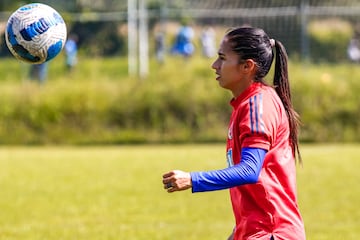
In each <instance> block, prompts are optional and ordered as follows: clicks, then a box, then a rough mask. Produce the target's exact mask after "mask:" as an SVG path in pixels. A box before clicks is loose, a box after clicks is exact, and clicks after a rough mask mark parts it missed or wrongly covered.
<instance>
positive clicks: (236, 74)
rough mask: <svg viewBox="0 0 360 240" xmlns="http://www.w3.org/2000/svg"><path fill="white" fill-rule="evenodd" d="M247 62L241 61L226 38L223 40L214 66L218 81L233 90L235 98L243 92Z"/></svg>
mask: <svg viewBox="0 0 360 240" xmlns="http://www.w3.org/2000/svg"><path fill="white" fill-rule="evenodd" d="M245 62H246V61H241V60H239V55H237V54H236V53H235V52H234V51H232V50H231V48H230V44H229V42H228V41H227V39H226V37H225V38H224V39H223V40H222V42H221V44H220V48H219V50H218V57H217V59H216V60H215V62H214V63H213V64H212V66H211V67H212V68H213V69H214V70H215V71H216V75H217V77H216V80H217V81H218V82H219V85H220V86H221V87H223V88H225V89H228V90H231V91H232V92H233V94H234V96H236V95H239V93H240V92H241V91H242V90H243V87H242V85H243V82H244V81H243V78H244V72H243V69H244V67H243V65H244V64H245Z"/></svg>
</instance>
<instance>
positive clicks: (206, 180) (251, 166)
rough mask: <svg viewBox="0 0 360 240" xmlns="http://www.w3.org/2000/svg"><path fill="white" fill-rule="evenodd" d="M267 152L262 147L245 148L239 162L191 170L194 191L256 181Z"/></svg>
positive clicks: (217, 188) (204, 190) (210, 189)
mask: <svg viewBox="0 0 360 240" xmlns="http://www.w3.org/2000/svg"><path fill="white" fill-rule="evenodd" d="M266 152H267V151H266V150H264V149H261V148H243V149H242V151H241V161H240V163H239V164H236V165H234V166H232V167H229V168H225V169H221V170H215V171H206V172H191V173H190V175H191V181H192V192H206V191H215V190H222V189H227V188H231V187H235V186H239V185H243V184H251V183H256V182H257V181H258V178H259V175H260V171H261V168H262V165H263V162H264V159H265V154H266Z"/></svg>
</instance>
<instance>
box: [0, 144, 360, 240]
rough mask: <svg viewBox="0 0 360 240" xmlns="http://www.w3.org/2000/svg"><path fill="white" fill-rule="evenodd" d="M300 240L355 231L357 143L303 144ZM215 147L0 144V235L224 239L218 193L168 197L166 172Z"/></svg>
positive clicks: (222, 200) (194, 163)
mask: <svg viewBox="0 0 360 240" xmlns="http://www.w3.org/2000/svg"><path fill="white" fill-rule="evenodd" d="M302 154H303V160H304V166H303V167H301V166H299V167H298V194H299V205H300V208H301V211H302V214H303V217H304V220H305V225H306V231H307V237H308V239H309V240H312V239H313V240H322V239H347V240H348V239H358V238H359V237H360V229H359V226H360V220H359V219H360V207H359V202H360V189H359V187H358V186H357V183H359V182H360V174H358V169H360V160H359V156H360V146H359V145H304V146H302ZM224 156H225V146H224V145H223V144H219V145H162V146H158V145H156V146H153V145H148V146H111V147H100V146H99V147H70V146H69V147H56V146H54V147H1V148H0V169H1V171H0V189H1V190H0V191H1V192H0V196H1V197H0V209H1V214H0V239H2V240H3V239H6V240H13V239H16V240H18V239H22V240H35V239H36V240H39V239H64V240H66V239H71V240H73V239H77V240H78V239H84V240H85V239H86V240H91V239H94V240H101V239H107V240H110V239H134V240H141V239H146V240H148V239H156V240H157V239H164V240H165V239H186V240H189V239H194V240H195V239H196V240H199V239H200V240H201V239H204V240H205V239H206V240H211V239H214V240H215V239H216V240H218V239H226V237H227V235H228V234H229V232H230V231H231V228H232V227H233V217H232V212H231V207H230V202H229V197H228V192H227V191H219V192H211V193H198V194H191V193H190V191H187V192H179V193H173V194H168V193H166V192H165V191H164V190H163V188H162V184H161V175H162V173H164V172H165V171H167V170H170V169H183V170H194V171H195V170H206V169H216V168H222V167H224V166H225V160H224Z"/></svg>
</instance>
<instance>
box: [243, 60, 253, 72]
mask: <svg viewBox="0 0 360 240" xmlns="http://www.w3.org/2000/svg"><path fill="white" fill-rule="evenodd" d="M255 68H256V64H255V62H254V60H252V59H246V60H245V62H244V63H243V70H244V71H245V72H247V73H249V72H252V71H254V70H255Z"/></svg>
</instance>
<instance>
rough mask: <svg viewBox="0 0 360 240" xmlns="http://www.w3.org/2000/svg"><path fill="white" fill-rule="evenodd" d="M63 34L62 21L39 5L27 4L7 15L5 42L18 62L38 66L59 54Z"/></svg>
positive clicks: (53, 12)
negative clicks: (8, 16)
mask: <svg viewBox="0 0 360 240" xmlns="http://www.w3.org/2000/svg"><path fill="white" fill-rule="evenodd" d="M66 35H67V32H66V25H65V22H64V20H63V18H62V17H61V15H60V14H59V13H58V12H57V11H56V10H55V9H53V8H52V7H50V6H48V5H45V4H42V3H30V4H27V5H24V6H22V7H20V8H19V9H17V10H16V11H15V12H14V13H13V14H12V15H11V16H10V18H9V20H8V21H7V25H6V30H5V41H6V45H7V46H8V48H9V50H10V52H11V53H12V54H13V55H14V56H15V57H16V58H17V59H20V60H22V61H25V62H28V63H32V64H40V63H43V62H46V61H49V60H51V59H53V58H54V57H56V56H57V55H58V54H59V53H60V52H61V50H62V48H63V47H64V44H65V41H66Z"/></svg>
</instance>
